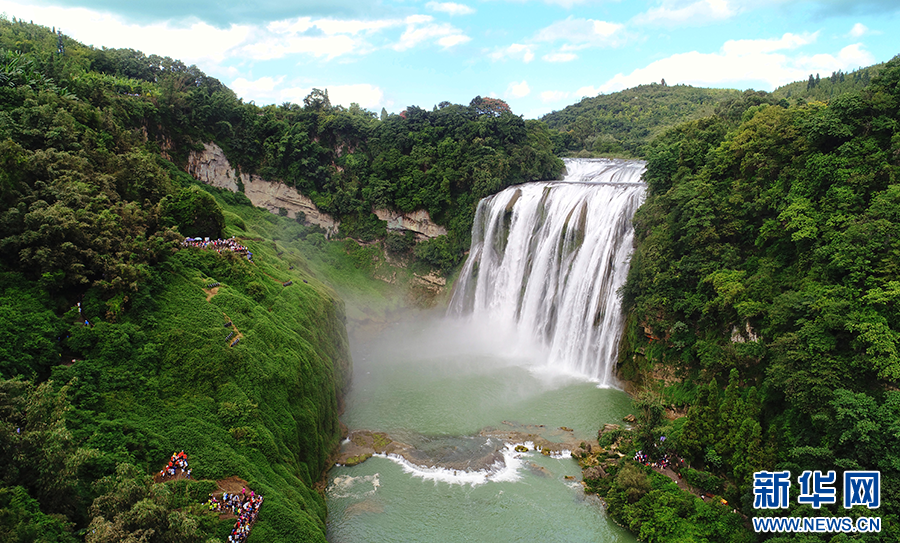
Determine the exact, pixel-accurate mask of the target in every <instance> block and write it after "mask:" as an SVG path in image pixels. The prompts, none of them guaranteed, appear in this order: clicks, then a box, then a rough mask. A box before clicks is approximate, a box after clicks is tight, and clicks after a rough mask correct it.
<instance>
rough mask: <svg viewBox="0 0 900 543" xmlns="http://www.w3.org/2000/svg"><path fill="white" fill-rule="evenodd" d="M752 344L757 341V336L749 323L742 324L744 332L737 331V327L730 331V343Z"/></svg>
mask: <svg viewBox="0 0 900 543" xmlns="http://www.w3.org/2000/svg"><path fill="white" fill-rule="evenodd" d="M748 341H750V342H753V341H759V335H758V334H757V333H756V332H755V331H754V330H753V328H751V327H750V323H749V322H747V323H744V330H743V331H742V330H739V329H738V327H737V326H735V327H733V328H732V329H731V342H732V343H745V342H748Z"/></svg>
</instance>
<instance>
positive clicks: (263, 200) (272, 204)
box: [187, 143, 447, 241]
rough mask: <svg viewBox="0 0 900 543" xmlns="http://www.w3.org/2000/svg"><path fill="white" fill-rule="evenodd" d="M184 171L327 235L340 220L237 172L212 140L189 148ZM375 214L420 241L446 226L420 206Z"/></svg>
mask: <svg viewBox="0 0 900 543" xmlns="http://www.w3.org/2000/svg"><path fill="white" fill-rule="evenodd" d="M187 171H188V173H189V174H191V175H192V176H194V178H195V179H197V180H199V181H202V182H203V183H206V184H207V185H212V186H214V187H219V188H223V189H228V190H230V191H232V192H238V191H240V190H241V189H240V187H241V185H243V187H244V194H245V195H246V196H247V198H249V199H250V201H251V202H253V205H255V206H257V207H263V208H265V209H268V210H269V211H271V212H272V213H278V212H279V211H280V210H281V209H282V208H283V209H285V210H287V213H288V217H291V218H294V217H296V216H297V214H298V213H303V215H304V217H305V218H306V223H307V224H316V225H319V226H321V227H322V228H324V229H325V230H326V232H327V235H328V236H329V237H331V235H332V234H335V233H337V230H338V226H339V225H340V222H338V221H337V220H335V219H334V217H332V216H331V215H329V214H327V213H323V212H321V211H319V208H317V207H316V205H315V204H314V203H313V201H312V200H310V199H309V198H307V197H306V196H304V195H302V194H300V193H299V192H297V189H294V188H292V187H289V186H287V185H285V184H284V183H281V182H278V181H268V180H266V179H263V178H262V177H260V176H258V175H255V174H246V173H241V172H239V171H238V170H236V169H234V168H233V167H232V166H231V164H230V163H229V162H228V159H227V158H225V152H224V151H222V148H221V147H219V146H218V145H216V144H215V143H206V144H204V149H203V150H202V151H191V154H190V155H189V156H188V166H187ZM374 213H375V215H376V216H377V217H378V218H379V219H380V220H382V221H386V222H387V223H388V224H387V227H388V229H390V230H409V231H411V232H414V233H415V234H416V239H417V240H418V241H421V240H423V239H427V238H433V237H437V236H443V235H446V234H447V229H446V228H444V227H443V226H439V225H437V224H435V223H434V222H432V220H431V215H429V214H428V212H427V211H425V210H424V209H420V210H418V211H413V212H411V213H400V212H398V211H394V210H392V209H376V210H374Z"/></svg>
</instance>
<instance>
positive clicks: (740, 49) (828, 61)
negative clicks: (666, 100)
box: [599, 34, 875, 92]
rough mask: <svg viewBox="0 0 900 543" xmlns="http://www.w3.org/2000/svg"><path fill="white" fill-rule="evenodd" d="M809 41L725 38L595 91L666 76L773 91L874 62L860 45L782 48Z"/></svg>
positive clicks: (620, 77) (618, 78) (675, 80)
mask: <svg viewBox="0 0 900 543" xmlns="http://www.w3.org/2000/svg"><path fill="white" fill-rule="evenodd" d="M812 39H814V35H812V36H805V37H803V36H800V37H798V36H795V35H792V34H785V35H784V36H782V38H780V39H777V40H741V41H740V42H737V41H729V42H726V43H725V44H724V45H723V46H722V49H721V50H720V51H719V52H717V53H700V52H697V51H691V52H688V53H678V54H675V55H672V56H670V57H667V58H664V59H660V60H657V61H655V62H653V63H651V64H649V65H647V66H646V67H644V68H639V69H637V70H634V71H633V72H631V73H630V74H628V75H625V74H621V73H620V74H616V76H615V77H613V78H612V79H610V80H609V81H607V82H606V83H604V84H603V85H601V86H600V87H599V90H600V91H602V92H614V91H618V90H622V89H626V88H630V87H634V86H636V85H640V84H646V83H650V82H656V81H660V80H661V79H666V81H667V82H668V83H669V84H674V83H685V84H691V85H701V86H713V87H714V86H723V85H731V84H734V83H742V84H745V83H747V82H755V83H756V84H759V85H760V88H762V89H764V90H773V89H775V88H776V87H778V86H779V85H783V84H786V83H790V82H792V81H799V80H802V79H806V78H807V77H808V76H809V74H811V73H823V74H830V73H831V72H833V71H837V70H844V71H849V70H853V69H855V68H856V67H858V66H866V65H869V64H873V63H874V62H875V58H874V56H873V55H872V54H871V53H869V52H868V51H866V50H865V49H863V46H862V44H859V43H857V44H853V45H848V46H847V47H844V48H843V49H841V50H840V51H839V52H838V54H837V55H832V54H817V55H813V56H808V55H803V54H795V55H793V56H789V55H787V54H785V53H783V52H781V51H783V50H790V49H793V48H795V47H797V46H798V44H799V43H801V42H805V43H809V42H810V41H811V40H812ZM806 40H808V41H806ZM776 44H777V45H776ZM776 51H778V52H776Z"/></svg>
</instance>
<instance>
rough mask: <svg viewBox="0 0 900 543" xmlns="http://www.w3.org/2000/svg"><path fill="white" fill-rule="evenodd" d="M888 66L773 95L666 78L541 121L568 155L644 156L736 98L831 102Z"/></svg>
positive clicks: (815, 78)
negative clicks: (666, 136)
mask: <svg viewBox="0 0 900 543" xmlns="http://www.w3.org/2000/svg"><path fill="white" fill-rule="evenodd" d="M883 67H884V63H879V64H874V65H872V66H868V67H864V68H859V69H857V70H855V71H852V72H848V73H844V72H842V71H837V72H832V73H831V74H822V75H820V74H810V76H809V78H808V79H804V80H802V81H795V82H793V83H788V84H787V85H783V86H781V87H778V88H777V89H775V90H774V91H773V92H772V93H763V92H762V91H750V90H748V91H740V90H736V89H707V88H702V87H692V86H690V85H672V86H669V85H666V84H665V80H663V81H662V82H660V83H651V84H649V85H639V86H637V87H634V88H630V89H625V90H623V91H619V92H613V93H610V94H601V95H599V96H595V97H593V98H588V97H585V98H582V99H581V101H580V102H578V103H576V104H572V105H570V106H567V107H565V108H563V109H561V110H559V111H554V112H552V113H548V114H547V115H544V116H543V117H542V118H541V120H542V121H544V122H545V123H547V126H548V127H550V128H552V129H555V130H558V131H559V134H558V135H556V136H555V137H556V141H555V142H554V143H555V145H554V147H555V149H556V150H557V151H558V152H562V153H563V154H565V155H569V156H581V157H589V156H613V157H625V158H633V157H643V156H644V154H645V146H646V145H647V144H648V143H649V142H650V141H651V140H652V139H653V138H654V137H656V136H657V135H658V134H660V133H662V132H663V131H665V129H667V128H671V127H673V126H676V125H678V124H681V123H683V122H685V121H690V120H694V119H699V118H702V117H708V116H710V115H713V114H715V113H716V105H717V104H719V103H720V102H722V101H724V100H734V99H737V98H740V97H741V96H742V95H743V94H745V93H747V92H751V93H755V94H760V93H762V94H771V95H772V96H773V97H774V98H776V99H784V100H787V101H788V103H790V104H795V103H798V102H809V101H812V100H818V101H822V102H828V101H829V100H831V98H833V97H834V96H838V95H840V94H843V93H845V92H850V91H854V90H861V89H864V88H865V87H866V86H868V84H869V82H870V81H871V80H872V78H874V77H875V76H876V75H877V74H878V73H879V72H880V71H881V69H882V68H883ZM823 75H824V77H823Z"/></svg>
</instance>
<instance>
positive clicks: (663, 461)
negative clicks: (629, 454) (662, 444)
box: [634, 451, 684, 472]
mask: <svg viewBox="0 0 900 543" xmlns="http://www.w3.org/2000/svg"><path fill="white" fill-rule="evenodd" d="M634 461H635V462H638V463H639V464H643V465H645V466H650V467H652V468H659V469H666V468H672V470H673V471H676V472H677V471H679V470H680V469H681V468H682V467H684V459H682V458H679V457H678V456H675V455H672V454H669V453H665V454H663V455H662V456H661V457H660V458H659V460H653V459H652V458H650V456H649V455H648V454H647V453H645V452H644V451H638V452H636V453H634Z"/></svg>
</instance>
